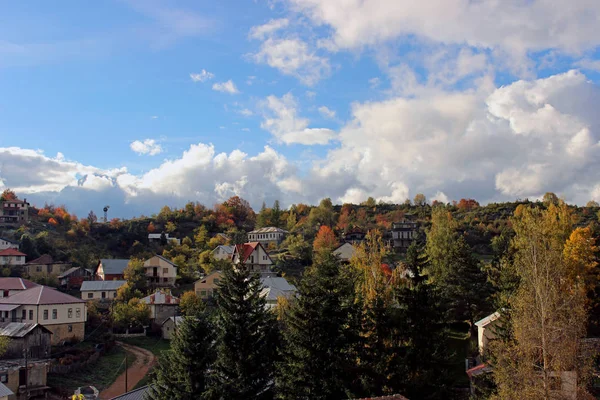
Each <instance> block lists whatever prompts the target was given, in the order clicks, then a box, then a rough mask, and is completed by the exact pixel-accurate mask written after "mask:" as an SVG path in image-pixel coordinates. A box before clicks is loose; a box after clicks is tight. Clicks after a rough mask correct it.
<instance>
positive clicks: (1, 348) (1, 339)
mask: <svg viewBox="0 0 600 400" xmlns="http://www.w3.org/2000/svg"><path fill="white" fill-rule="evenodd" d="M9 344H10V338H9V337H8V336H0V357H1V356H3V355H4V353H6V351H7V350H8V345H9Z"/></svg>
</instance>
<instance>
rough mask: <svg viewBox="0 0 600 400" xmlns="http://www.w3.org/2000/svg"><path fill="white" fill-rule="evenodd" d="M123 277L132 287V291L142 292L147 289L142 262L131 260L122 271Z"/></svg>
mask: <svg viewBox="0 0 600 400" xmlns="http://www.w3.org/2000/svg"><path fill="white" fill-rule="evenodd" d="M123 277H124V278H125V280H127V282H129V283H130V284H131V285H132V289H133V290H139V291H141V292H143V291H144V290H146V289H147V287H148V277H147V276H146V270H145V269H144V260H140V259H138V258H132V259H131V260H129V263H128V264H127V267H126V268H125V270H124V271H123Z"/></svg>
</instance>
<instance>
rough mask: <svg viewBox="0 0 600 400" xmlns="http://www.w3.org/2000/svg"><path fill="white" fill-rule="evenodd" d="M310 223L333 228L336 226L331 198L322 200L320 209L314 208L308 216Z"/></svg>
mask: <svg viewBox="0 0 600 400" xmlns="http://www.w3.org/2000/svg"><path fill="white" fill-rule="evenodd" d="M308 220H309V223H310V224H311V225H313V226H315V225H327V226H329V227H333V226H334V225H335V212H334V211H333V203H332V202H331V199H330V198H325V199H323V200H321V202H320V203H319V206H318V207H313V208H312V209H311V210H310V214H309V216H308Z"/></svg>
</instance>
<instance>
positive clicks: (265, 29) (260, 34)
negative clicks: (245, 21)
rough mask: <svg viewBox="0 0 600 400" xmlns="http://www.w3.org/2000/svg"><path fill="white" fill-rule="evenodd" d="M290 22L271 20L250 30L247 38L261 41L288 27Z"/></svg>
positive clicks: (283, 19) (285, 19)
mask: <svg viewBox="0 0 600 400" xmlns="http://www.w3.org/2000/svg"><path fill="white" fill-rule="evenodd" d="M289 23H290V21H289V20H288V19H287V18H281V19H272V20H270V21H269V22H267V23H266V24H264V25H258V26H253V27H252V28H251V29H250V33H249V34H248V37H250V38H251V39H259V40H263V39H265V38H266V37H268V36H271V35H272V34H273V33H275V32H276V31H278V30H280V29H283V28H285V27H287V26H288V25H289Z"/></svg>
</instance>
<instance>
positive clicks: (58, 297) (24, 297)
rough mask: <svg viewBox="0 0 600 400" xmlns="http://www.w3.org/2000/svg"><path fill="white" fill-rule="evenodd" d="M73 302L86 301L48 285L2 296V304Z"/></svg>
mask: <svg viewBox="0 0 600 400" xmlns="http://www.w3.org/2000/svg"><path fill="white" fill-rule="evenodd" d="M71 303H85V301H84V300H82V299H78V298H77V297H73V296H70V295H68V294H66V293H63V292H60V291H58V290H56V289H52V288H51V287H48V286H35V287H33V288H31V289H27V290H23V291H22V292H19V293H15V294H13V295H12V296H8V297H2V298H0V304H28V305H32V304H33V305H41V304H71Z"/></svg>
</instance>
